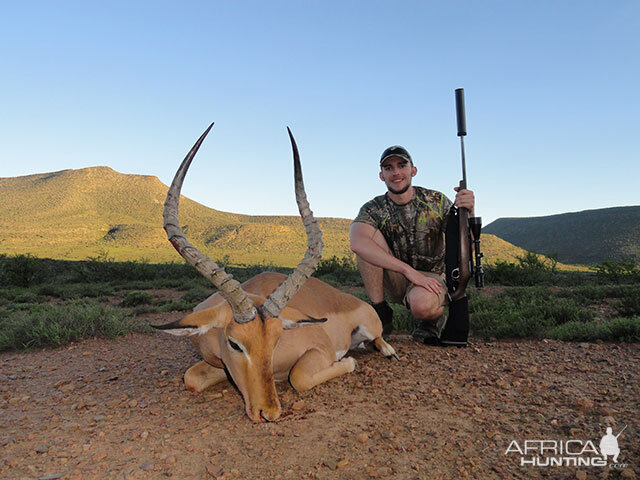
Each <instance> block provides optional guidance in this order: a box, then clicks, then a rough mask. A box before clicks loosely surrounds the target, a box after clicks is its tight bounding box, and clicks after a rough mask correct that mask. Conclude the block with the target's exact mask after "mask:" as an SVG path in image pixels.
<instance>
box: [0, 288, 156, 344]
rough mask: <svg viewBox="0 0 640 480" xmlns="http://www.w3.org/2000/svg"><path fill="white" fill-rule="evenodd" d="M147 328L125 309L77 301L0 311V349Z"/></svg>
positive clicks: (65, 341)
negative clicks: (14, 310)
mask: <svg viewBox="0 0 640 480" xmlns="http://www.w3.org/2000/svg"><path fill="white" fill-rule="evenodd" d="M147 328H148V327H143V326H140V325H137V324H136V323H135V322H134V320H133V318H132V315H131V314H130V313H129V312H127V311H126V310H122V309H119V308H113V307H107V306H105V305H101V304H99V303H95V302H91V301H86V300H81V301H78V302H74V303H67V304H62V305H35V306H31V307H30V308H29V309H27V310H20V311H16V312H7V311H0V351H5V350H19V349H28V348H40V347H49V346H60V345H64V344H66V343H69V342H73V341H77V340H80V339H83V338H91V337H96V336H98V337H106V338H113V337H115V336H118V335H124V334H126V333H128V332H130V331H143V330H146V329H147Z"/></svg>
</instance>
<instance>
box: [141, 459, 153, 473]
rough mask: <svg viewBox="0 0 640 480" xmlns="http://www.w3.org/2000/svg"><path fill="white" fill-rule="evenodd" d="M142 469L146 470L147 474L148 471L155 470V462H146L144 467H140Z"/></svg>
mask: <svg viewBox="0 0 640 480" xmlns="http://www.w3.org/2000/svg"><path fill="white" fill-rule="evenodd" d="M140 468H141V469H142V470H144V471H145V472H146V471H148V470H151V469H152V468H153V462H151V461H146V462H144V463H143V464H142V465H140Z"/></svg>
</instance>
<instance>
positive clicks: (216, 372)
mask: <svg viewBox="0 0 640 480" xmlns="http://www.w3.org/2000/svg"><path fill="white" fill-rule="evenodd" d="M226 379H227V374H226V373H224V370H223V369H221V368H216V367H212V366H211V365H209V364H208V363H207V362H205V361H202V362H198V363H196V364H195V365H194V366H192V367H191V368H189V369H188V370H187V371H186V372H185V374H184V386H185V388H186V389H187V390H189V391H191V392H194V393H200V392H202V391H203V390H206V389H207V388H209V387H211V386H213V385H215V384H216V383H220V382H222V381H223V380H226Z"/></svg>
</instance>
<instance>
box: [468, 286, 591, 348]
mask: <svg viewBox="0 0 640 480" xmlns="http://www.w3.org/2000/svg"><path fill="white" fill-rule="evenodd" d="M469 308H470V317H471V318H470V322H471V329H472V331H473V332H474V334H476V335H479V336H481V337H484V338H489V337H495V338H528V337H538V338H540V337H543V336H545V334H546V332H547V331H548V330H549V329H550V328H552V327H555V326H556V325H562V324H565V323H569V322H590V321H592V320H593V318H594V316H595V314H594V313H593V312H592V311H591V310H588V309H586V308H584V307H582V306H580V305H579V304H577V303H576V302H575V301H574V300H572V299H568V298H555V297H554V296H553V295H551V294H550V293H549V291H548V289H545V288H542V287H536V288H525V287H519V288H512V289H509V290H506V291H504V292H502V293H501V294H498V295H496V296H495V297H484V296H482V297H480V296H477V295H474V296H473V297H472V298H471V299H470V302H469Z"/></svg>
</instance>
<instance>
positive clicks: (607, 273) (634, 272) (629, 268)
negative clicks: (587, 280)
mask: <svg viewBox="0 0 640 480" xmlns="http://www.w3.org/2000/svg"><path fill="white" fill-rule="evenodd" d="M592 269H593V270H594V271H595V272H596V273H597V274H598V276H600V277H602V278H605V279H607V280H610V281H614V282H623V281H625V282H626V281H634V282H638V281H640V268H639V267H638V265H636V263H635V261H633V259H630V258H627V259H624V260H620V261H618V262H614V261H608V262H602V263H601V264H600V265H596V266H594V267H592Z"/></svg>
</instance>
